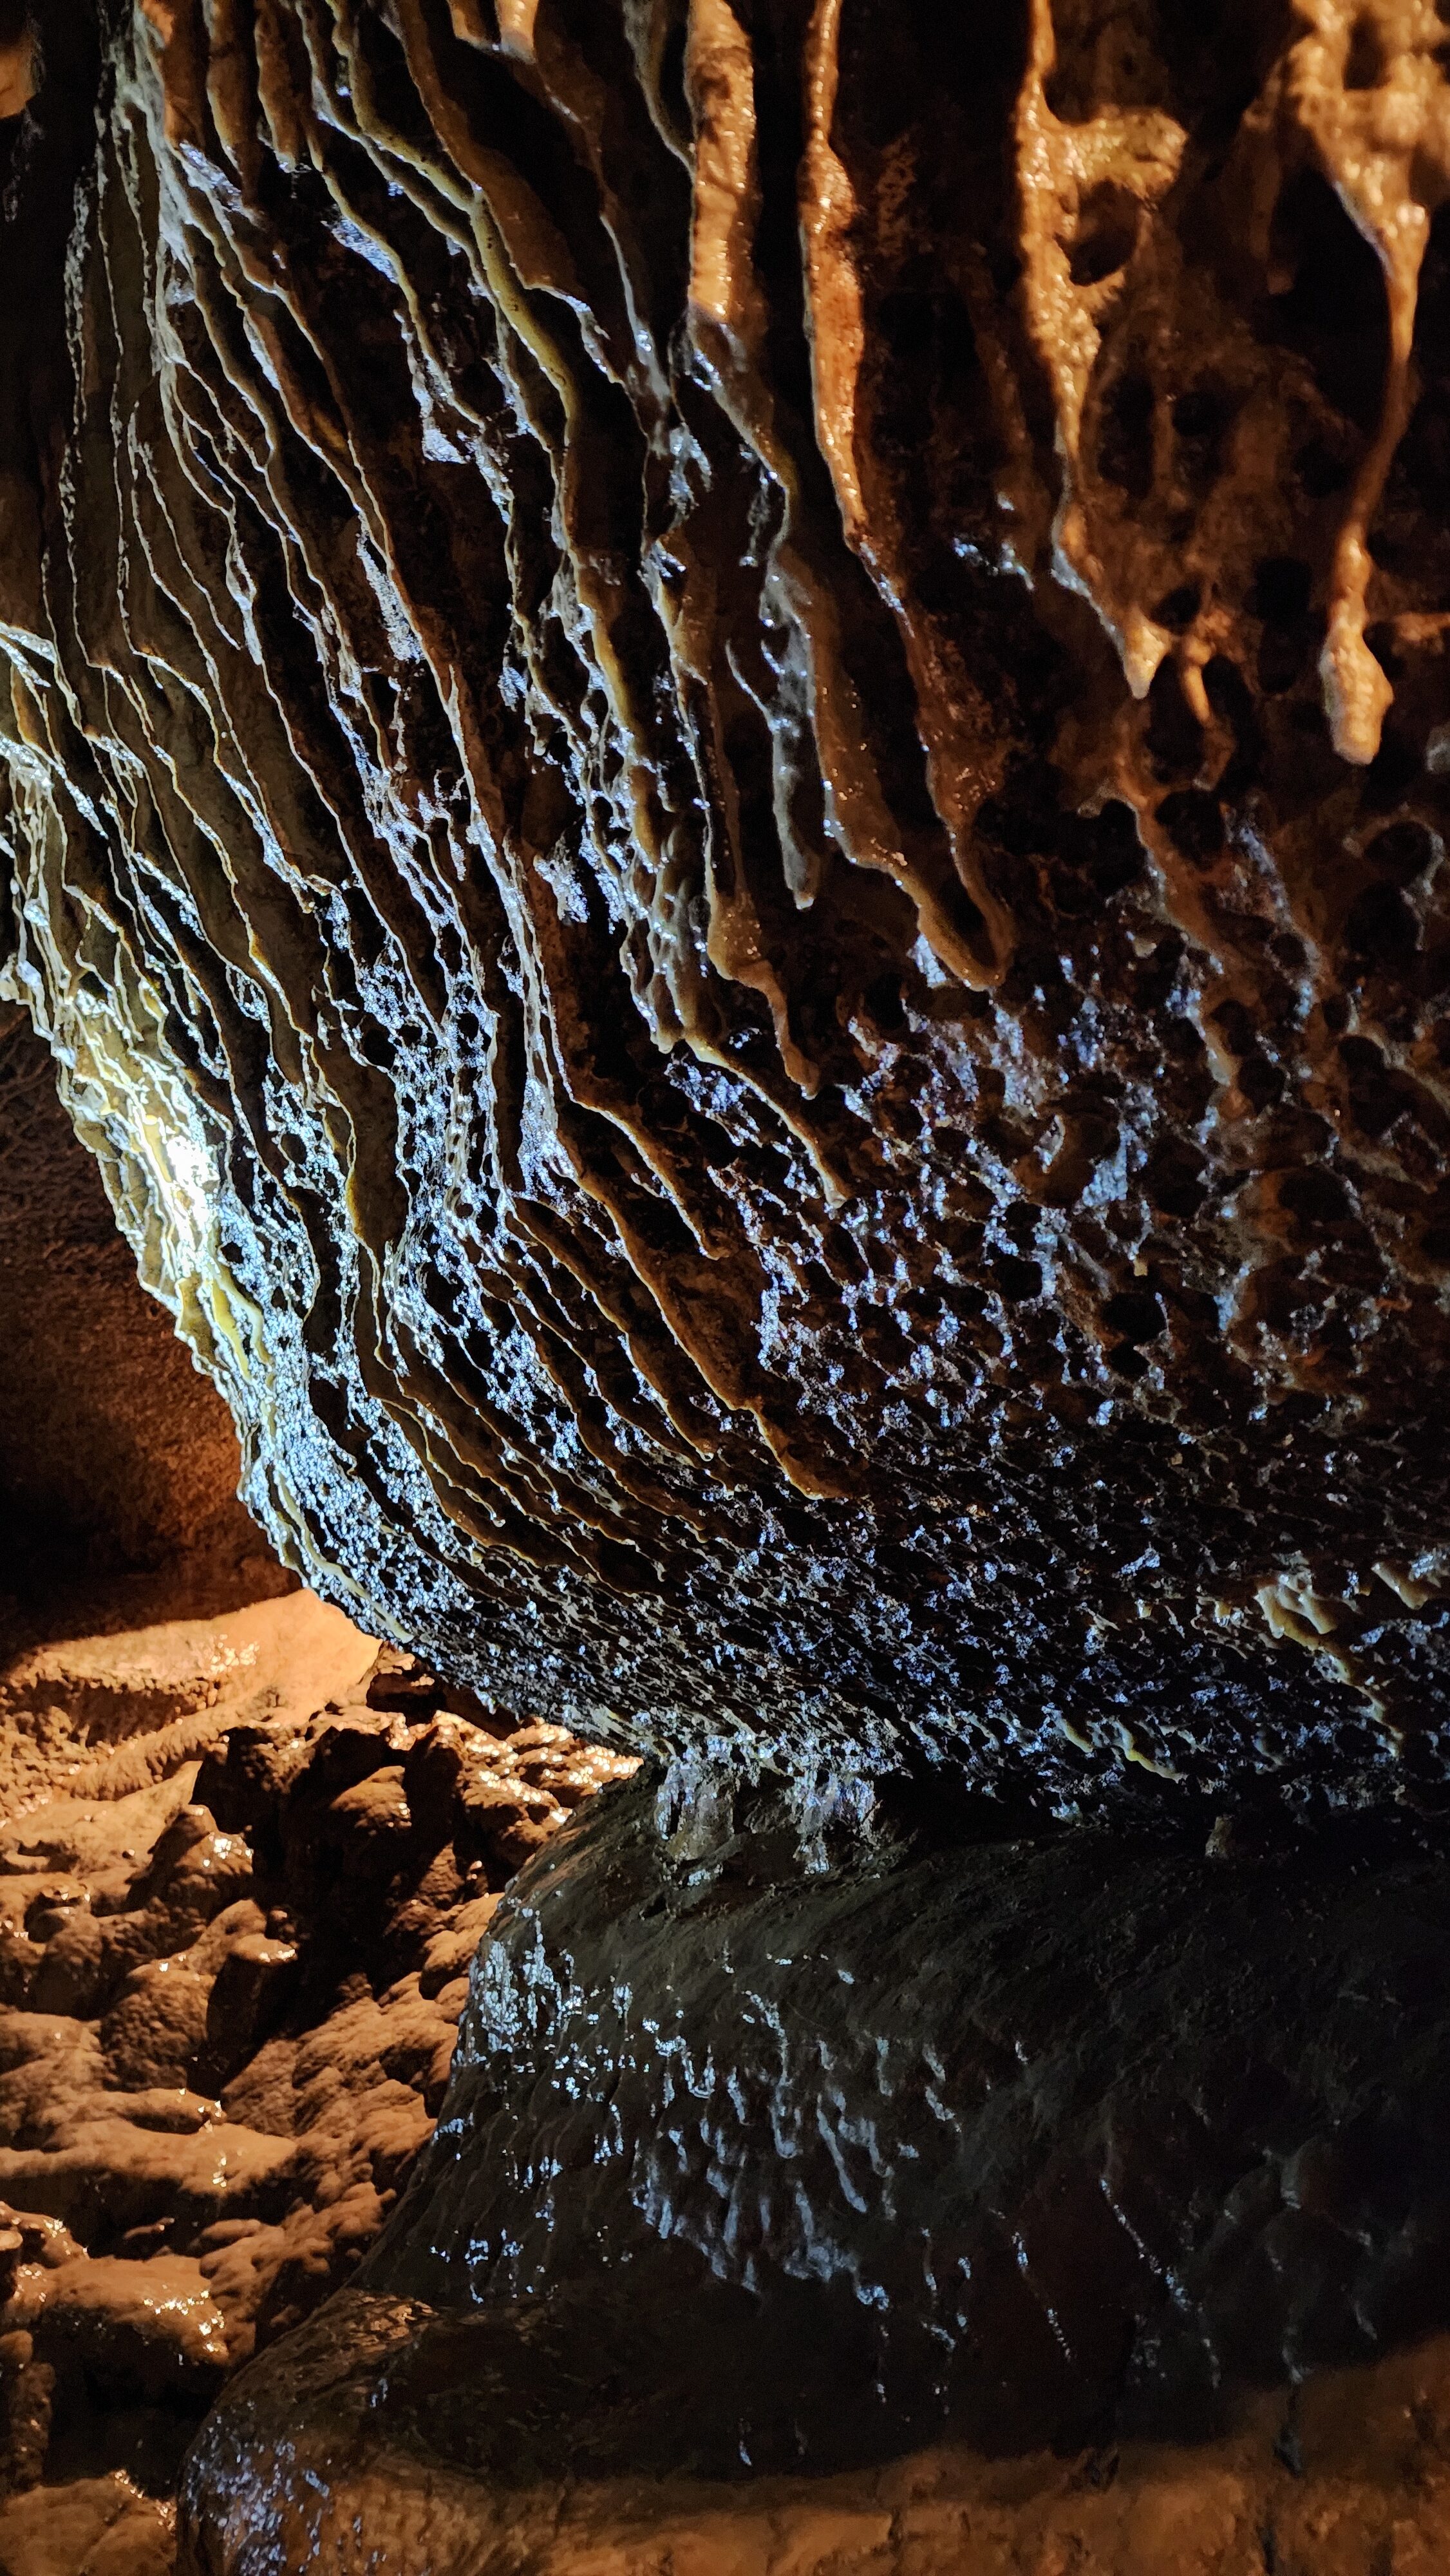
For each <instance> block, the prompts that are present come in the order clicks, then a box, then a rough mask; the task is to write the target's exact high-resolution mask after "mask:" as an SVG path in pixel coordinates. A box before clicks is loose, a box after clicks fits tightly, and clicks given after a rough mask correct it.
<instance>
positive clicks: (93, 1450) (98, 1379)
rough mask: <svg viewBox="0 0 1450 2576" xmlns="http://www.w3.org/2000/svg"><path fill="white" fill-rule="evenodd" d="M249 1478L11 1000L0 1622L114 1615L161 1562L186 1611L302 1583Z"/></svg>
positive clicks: (4, 1043) (3, 1072)
mask: <svg viewBox="0 0 1450 2576" xmlns="http://www.w3.org/2000/svg"><path fill="white" fill-rule="evenodd" d="M240 1476H241V1457H240V1453H239V1450H238V1445H237V1437H236V1432H235V1430H234V1428H233V1426H232V1422H231V1418H230V1416H229V1414H228V1413H227V1409H226V1406H225V1405H224V1404H223V1402H222V1400H221V1398H220V1396H219V1395H218V1394H217V1392H216V1390H215V1388H214V1387H212V1386H211V1385H209V1384H208V1382H207V1380H206V1379H205V1378H204V1377H203V1376H202V1375H201V1373H200V1372H199V1370H198V1369H197V1368H196V1366H195V1363H194V1361H193V1359H192V1357H191V1354H190V1353H189V1352H188V1351H187V1350H186V1349H185V1347H184V1346H183V1345H182V1344H181V1343H179V1342H178V1341H177V1339H176V1336H175V1333H174V1331H173V1330H172V1327H171V1321H170V1318H169V1317H168V1316H167V1315H166V1313H165V1312H164V1310H163V1309H162V1308H161V1307H160V1306H158V1305H157V1304H156V1303H155V1301H154V1300H153V1299H152V1298H149V1297H147V1296H146V1295H145V1294H144V1293H143V1291H142V1289H141V1287H140V1284H139V1282H138V1280H137V1277H136V1265H135V1261H134V1258H133V1256H132V1253H131V1250H130V1247H129V1245H128V1244H127V1243H126V1242H125V1241H124V1240H123V1238H122V1237H121V1235H120V1234H119V1233H118V1232H117V1228H116V1220H115V1217H114V1215H113V1213H112V1210H111V1206H110V1203H109V1201H108V1200H107V1197H106V1194H105V1191H104V1189H103V1188H102V1186H101V1181H100V1175H99V1174H98V1172H97V1170H96V1167H95V1164H94V1162H93V1160H92V1159H91V1157H90V1156H89V1155H88V1154H87V1153H86V1152H85V1150H84V1148H83V1147H82V1146H81V1145H80V1144H79V1142H78V1141H77V1138H76V1136H75V1133H74V1131H73V1129H72V1127H71V1124H70V1121H69V1119H68V1118H67V1117H66V1115H65V1112H64V1110H63V1109H62V1107H61V1105H60V1102H59V1100H58V1099H57V1097H56V1086H55V1067H54V1065H53V1063H52V1061H51V1058H50V1055H49V1053H48V1051H47V1050H46V1048H45V1047H44V1046H43V1045H42V1044H41V1043H40V1041H39V1039H37V1038H36V1037H35V1035H34V1034H33V1032H32V1031H31V1029H30V1027H29V1025H28V1023H27V1021H26V1019H25V1017H24V1014H23V1013H21V1012H19V1011H16V1010H14V1009H12V1010H11V1012H10V1014H9V1017H8V1021H7V1024H6V1025H5V1026H4V1028H3V1029H0V1595H3V1596H4V1600H3V1609H0V1633H3V1634H4V1636H5V1638H6V1641H7V1642H11V1641H13V1639H14V1637H15V1636H16V1635H17V1634H18V1632H19V1631H21V1630H23V1629H25V1628H27V1627H32V1628H33V1627H34V1625H35V1623H36V1622H37V1621H41V1622H42V1623H43V1622H47V1621H50V1620H53V1619H54V1618H55V1617H57V1616H61V1617H63V1618H64V1617H69V1618H70V1619H71V1620H72V1622H74V1621H75V1620H80V1621H81V1622H82V1623H83V1624H85V1623H88V1622H90V1623H93V1622H94V1621H95V1620H97V1619H100V1620H104V1618H105V1617H106V1615H107V1600H108V1598H110V1599H111V1601H112V1605H113V1606H114V1600H115V1599H116V1598H119V1597H120V1593H124V1592H125V1591H126V1588H127V1584H128V1582H129V1583H130V1584H131V1587H132V1589H133V1590H134V1586H135V1583H136V1582H137V1581H138V1580H139V1581H142V1582H144V1581H145V1580H146V1579H147V1578H153V1579H154V1578H156V1577H158V1576H163V1575H164V1578H165V1587H166V1590H167V1594H168V1598H169V1601H170V1604H171V1606H172V1607H173V1608H174V1609H175V1610H176V1611H177V1612H178V1613H180V1611H181V1610H182V1609H184V1608H186V1607H192V1608H197V1607H200V1606H202V1605H203V1603H205V1604H206V1605H207V1606H210V1607H213V1608H217V1609H220V1608H221V1607H223V1606H224V1604H225V1603H226V1602H227V1601H229V1600H231V1599H235V1600H238V1601H240V1600H245V1599H257V1600H260V1599H262V1598H263V1597H264V1596H265V1595H266V1594H267V1593H269V1592H274V1591H277V1590H278V1589H283V1590H285V1589H287V1588H288V1587H289V1584H290V1581H291V1578H289V1577H288V1576H287V1575H286V1574H284V1573H283V1571H282V1570H281V1569H280V1568H279V1567H278V1566H277V1565H276V1563H275V1562H274V1560H273V1558H272V1557H271V1555H270V1552H269V1551H268V1549H267V1548H266V1546H265V1543H264V1541H263V1539H262V1536H261V1533H260V1532H259V1531H258V1530H257V1528H256V1526H255V1524H254V1523H253V1522H252V1521H251V1520H250V1519H249V1518H248V1515H247V1514H246V1512H245V1511H244V1510H243V1509H242V1506H241V1505H240V1503H239V1502H238V1500H237V1485H238V1482H239V1480H240ZM118 1587H119V1593H118ZM62 1604H64V1608H62ZM132 1607H133V1608H134V1603H133V1604H132Z"/></svg>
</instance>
